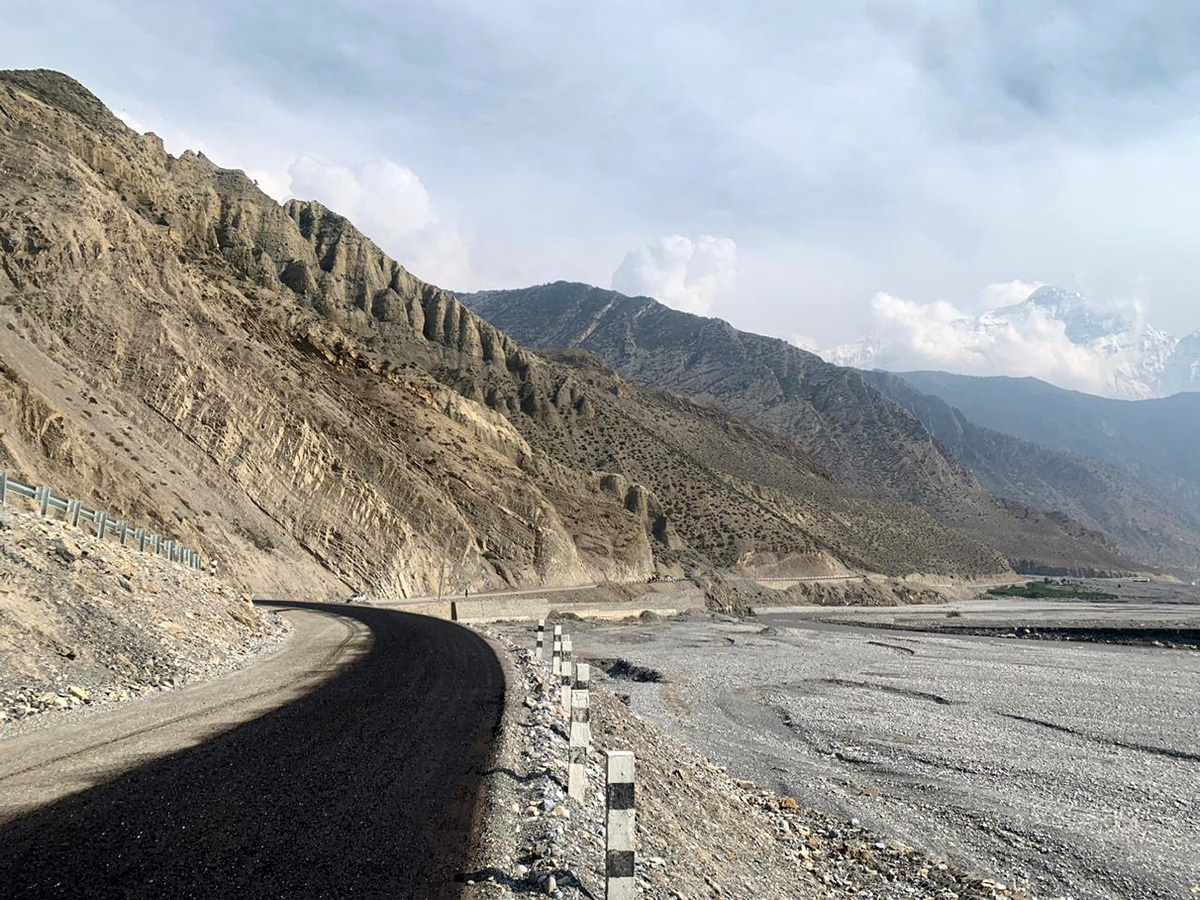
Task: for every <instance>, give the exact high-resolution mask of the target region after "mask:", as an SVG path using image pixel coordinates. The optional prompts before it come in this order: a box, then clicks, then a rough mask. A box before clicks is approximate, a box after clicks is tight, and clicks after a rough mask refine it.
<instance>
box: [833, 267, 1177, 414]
mask: <svg viewBox="0 0 1200 900" xmlns="http://www.w3.org/2000/svg"><path fill="white" fill-rule="evenodd" d="M881 298H882V300H883V302H881ZM875 312H876V319H877V322H876V324H877V326H880V328H879V330H878V332H877V333H875V334H872V335H870V336H868V337H866V338H863V339H862V340H859V341H855V342H853V343H848V344H841V345H839V346H837V347H833V348H829V349H827V350H820V351H818V353H819V354H820V355H821V356H822V357H824V358H825V359H826V360H827V361H828V362H831V363H835V364H837V365H842V366H853V367H854V368H859V369H874V368H883V369H911V368H923V367H928V368H942V369H949V370H951V371H959V370H969V371H964V374H993V375H1022V376H1023V375H1035V376H1037V377H1042V378H1044V379H1045V380H1047V381H1051V382H1056V383H1059V384H1061V385H1062V386H1064V387H1070V388H1078V389H1081V390H1087V391H1091V392H1094V393H1102V394H1105V395H1107V396H1110V397H1117V398H1122V399H1130V400H1141V399H1146V398H1149V397H1162V396H1167V395H1169V394H1173V393H1178V392H1180V391H1200V331H1197V332H1195V333H1194V334H1192V335H1190V336H1189V337H1186V338H1184V339H1183V340H1179V339H1177V338H1175V337H1174V336H1172V335H1170V334H1167V333H1166V332H1165V331H1162V330H1161V329H1159V328H1156V327H1154V326H1153V325H1151V324H1148V323H1146V322H1144V321H1142V319H1141V316H1140V315H1139V314H1137V313H1136V312H1132V313H1124V312H1112V311H1104V310H1101V309H1098V308H1097V307H1096V306H1094V305H1093V304H1092V303H1090V302H1089V301H1088V300H1087V299H1086V298H1085V297H1084V296H1083V295H1081V294H1079V293H1076V292H1075V291H1071V290H1066V289H1064V288H1059V287H1054V286H1053V285H1042V286H1040V287H1038V288H1036V289H1035V290H1033V291H1032V292H1031V293H1030V294H1029V296H1028V297H1026V298H1025V299H1024V300H1022V301H1021V302H1019V303H1014V304H1010V305H1007V306H1002V307H998V308H996V309H992V310H989V311H987V312H985V313H983V314H981V315H978V316H970V315H968V314H964V313H960V312H958V311H957V310H955V309H954V308H953V307H950V306H948V305H947V304H928V305H924V306H923V305H920V304H914V303H910V302H907V301H901V300H899V299H897V298H894V297H891V296H890V295H884V294H881V295H879V296H878V297H877V298H876V304H875ZM881 333H882V334H883V335H885V336H884V337H880V334H881ZM1039 366H1041V367H1040V368H1039Z"/></svg>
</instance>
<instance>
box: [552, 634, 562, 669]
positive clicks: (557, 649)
mask: <svg viewBox="0 0 1200 900" xmlns="http://www.w3.org/2000/svg"><path fill="white" fill-rule="evenodd" d="M550 674H551V675H561V674H562V626H561V625H555V626H554V644H553V645H552V646H551V648H550Z"/></svg>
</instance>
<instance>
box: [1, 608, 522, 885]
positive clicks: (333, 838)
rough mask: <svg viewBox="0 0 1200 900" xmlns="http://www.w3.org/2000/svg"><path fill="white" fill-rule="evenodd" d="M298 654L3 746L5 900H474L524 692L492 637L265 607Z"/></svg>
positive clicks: (439, 626)
mask: <svg viewBox="0 0 1200 900" xmlns="http://www.w3.org/2000/svg"><path fill="white" fill-rule="evenodd" d="M264 605H268V606H272V607H274V608H276V609H278V610H279V611H280V612H282V613H283V614H284V615H286V616H287V617H288V618H289V620H290V621H291V622H292V624H293V626H294V628H295V635H294V637H293V640H292V641H291V643H290V644H289V646H288V647H287V648H285V649H284V650H282V651H280V652H278V653H275V654H273V655H272V656H270V657H268V658H266V659H264V660H262V661H260V662H257V663H255V664H253V665H251V666H250V667H248V668H246V669H243V670H241V671H240V672H237V673H234V674H232V675H227V676H224V677H222V678H219V679H216V680H214V681H211V682H206V683H204V684H200V685H195V686H193V687H188V688H185V689H182V690H180V691H174V692H171V693H169V694H162V695H159V696H157V697H154V698H152V699H149V700H146V701H142V702H138V703H131V704H128V705H124V706H116V707H113V708H112V709H111V710H109V711H106V714H101V713H100V711H99V710H97V711H96V713H95V714H93V715H91V716H82V717H79V719H78V721H73V722H68V723H64V724H61V725H56V726H51V727H47V728H44V729H41V730H38V731H34V732H32V733H29V734H24V735H20V736H16V737H12V738H9V739H7V740H4V741H0V885H3V890H2V891H0V893H3V895H4V896H5V897H6V898H25V897H31V898H32V897H38V898H52V897H80V896H87V897H122V898H134V897H156V898H174V897H189V898H190V897H196V898H200V897H205V898H207V897H239V898H260V897H261V898H266V897H281V898H282V897H312V898H317V897H385V896H386V897H389V898H406V897H414V898H440V897H455V896H457V888H456V886H455V882H454V878H455V875H456V874H457V873H458V872H459V871H462V867H463V866H464V865H465V863H466V856H467V854H468V853H469V850H470V848H469V841H470V834H471V830H472V822H473V818H474V810H475V800H476V795H477V793H478V790H479V785H480V780H481V778H482V777H483V775H484V770H485V768H486V766H487V763H488V759H489V756H490V744H491V739H492V736H493V734H494V731H495V729H496V727H497V725H498V723H499V719H500V713H501V708H502V704H503V693H504V679H503V673H502V670H501V667H500V663H499V662H498V660H497V659H496V656H495V654H494V653H493V652H492V650H491V648H490V647H489V646H488V645H487V643H486V642H485V641H484V640H483V639H482V638H480V637H479V636H478V635H476V634H474V633H473V632H470V631H468V630H466V629H463V628H461V627H459V626H457V625H454V624H452V623H450V622H445V621H441V620H438V619H433V618H428V617H425V616H417V615H412V614H408V613H401V612H396V611H393V610H381V609H372V608H370V607H354V606H325V605H316V604H313V605H309V604H285V603H271V604H264Z"/></svg>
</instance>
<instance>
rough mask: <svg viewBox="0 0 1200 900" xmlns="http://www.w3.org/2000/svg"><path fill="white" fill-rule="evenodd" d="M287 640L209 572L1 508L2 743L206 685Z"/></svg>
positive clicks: (272, 620) (280, 624) (272, 618)
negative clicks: (65, 719)
mask: <svg viewBox="0 0 1200 900" xmlns="http://www.w3.org/2000/svg"><path fill="white" fill-rule="evenodd" d="M286 634H287V625H286V623H285V622H284V620H283V619H282V618H280V617H279V616H278V615H277V614H275V613H264V612H263V611H261V610H260V609H257V608H255V607H254V606H253V605H252V604H251V602H250V597H249V595H245V594H242V593H241V592H239V591H236V590H235V589H234V588H232V587H230V586H229V585H228V584H226V583H224V582H222V581H220V580H218V579H217V578H214V577H212V576H211V575H209V574H208V573H207V572H203V571H200V570H196V569H189V568H186V567H183V566H180V565H178V564H177V563H172V562H170V561H168V560H167V559H166V558H165V557H156V556H152V555H149V554H145V553H139V552H138V551H137V549H136V548H134V547H122V546H120V545H119V544H116V543H114V542H112V541H107V540H106V541H100V540H98V539H97V538H95V537H94V536H91V535H89V534H87V533H84V532H80V531H79V530H77V529H71V528H69V527H68V526H67V525H66V524H65V523H63V522H61V521H57V520H51V519H43V518H41V517H40V516H37V515H34V514H31V513H24V512H19V511H14V510H10V509H0V729H3V732H0V733H7V732H11V731H12V730H13V729H14V728H24V727H32V725H33V724H34V720H35V719H36V718H38V717H40V716H42V715H43V714H45V713H48V712H50V713H55V712H58V711H64V710H72V709H78V708H81V707H85V706H92V705H97V704H101V703H108V702H115V701H122V700H129V699H132V698H135V697H138V696H141V695H144V694H148V693H154V692H158V691H165V690H171V689H172V688H176V687H179V686H181V685H183V684H186V683H188V682H192V681H197V680H201V679H205V678H211V677H213V676H214V675H217V674H220V673H221V672H225V671H228V670H230V669H232V668H236V667H237V666H239V665H241V664H242V663H244V662H245V660H247V659H248V658H250V657H251V656H252V655H254V654H256V653H258V652H260V651H262V650H263V649H265V648H266V647H269V646H271V645H273V644H274V643H276V642H277V641H279V640H282V639H283V638H284V637H285V636H286ZM22 723H24V724H22Z"/></svg>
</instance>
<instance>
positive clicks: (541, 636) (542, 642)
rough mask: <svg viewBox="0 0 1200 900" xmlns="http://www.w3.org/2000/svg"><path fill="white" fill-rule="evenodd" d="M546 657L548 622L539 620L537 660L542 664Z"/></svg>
mask: <svg viewBox="0 0 1200 900" xmlns="http://www.w3.org/2000/svg"><path fill="white" fill-rule="evenodd" d="M545 655H546V620H545V619H538V627H537V658H538V661H539V662H540V661H541V660H542V659H543V658H544V657H545Z"/></svg>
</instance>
